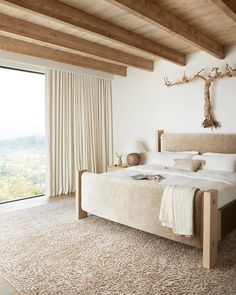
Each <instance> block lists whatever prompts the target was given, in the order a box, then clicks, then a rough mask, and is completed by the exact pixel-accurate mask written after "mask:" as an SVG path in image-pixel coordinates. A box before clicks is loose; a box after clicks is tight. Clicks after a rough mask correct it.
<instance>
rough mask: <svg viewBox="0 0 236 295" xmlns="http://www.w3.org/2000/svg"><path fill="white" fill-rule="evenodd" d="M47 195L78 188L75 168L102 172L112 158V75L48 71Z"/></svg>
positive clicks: (68, 191)
mask: <svg viewBox="0 0 236 295" xmlns="http://www.w3.org/2000/svg"><path fill="white" fill-rule="evenodd" d="M46 150H47V172H46V174H47V175H46V195H47V196H55V195H60V194H67V193H71V192H74V190H75V170H76V169H88V170H89V171H92V172H98V173H99V172H104V171H106V167H107V165H108V164H110V163H112V159H113V138H112V92H111V81H110V80H105V79H100V78H93V77H88V76H82V75H78V74H73V73H68V72H63V71H59V70H47V71H46Z"/></svg>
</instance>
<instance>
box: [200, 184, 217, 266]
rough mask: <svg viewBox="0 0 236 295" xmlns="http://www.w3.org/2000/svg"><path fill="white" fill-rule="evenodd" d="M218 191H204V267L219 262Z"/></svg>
mask: <svg viewBox="0 0 236 295" xmlns="http://www.w3.org/2000/svg"><path fill="white" fill-rule="evenodd" d="M217 205H218V193H217V191H216V190H210V191H208V192H204V198H203V267H205V268H208V269H210V268H212V267H213V266H215V265H216V264H217V242H218V221H217V219H218V208H217Z"/></svg>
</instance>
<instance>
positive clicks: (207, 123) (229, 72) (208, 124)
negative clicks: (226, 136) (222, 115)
mask: <svg viewBox="0 0 236 295" xmlns="http://www.w3.org/2000/svg"><path fill="white" fill-rule="evenodd" d="M204 70H205V69H202V70H201V71H199V72H197V74H195V75H194V76H193V77H192V78H188V77H187V76H186V75H185V73H184V75H183V77H182V79H181V80H179V81H177V82H174V83H173V82H171V81H170V80H169V79H168V78H167V77H166V78H165V79H164V81H165V85H166V86H167V87H172V86H174V85H180V84H186V83H189V82H192V81H194V80H198V79H201V80H203V81H204V121H203V122H202V127H204V128H219V127H221V125H220V123H219V122H217V121H216V120H215V119H214V116H213V114H212V109H211V100H210V87H211V83H212V82H214V81H215V80H216V79H222V78H231V77H236V68H235V69H233V68H231V67H230V66H229V65H228V64H226V68H225V70H224V71H223V72H220V71H219V68H217V67H215V68H213V69H212V70H211V71H210V72H209V74H208V76H207V77H205V76H203V75H202V74H201V73H202V72H203V71H204Z"/></svg>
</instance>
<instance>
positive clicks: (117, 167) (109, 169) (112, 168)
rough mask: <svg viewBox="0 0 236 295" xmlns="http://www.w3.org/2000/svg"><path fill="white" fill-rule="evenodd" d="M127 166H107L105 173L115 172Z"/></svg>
mask: <svg viewBox="0 0 236 295" xmlns="http://www.w3.org/2000/svg"><path fill="white" fill-rule="evenodd" d="M127 167H128V166H122V167H120V166H114V165H113V166H107V172H115V171H119V170H122V169H125V168H127Z"/></svg>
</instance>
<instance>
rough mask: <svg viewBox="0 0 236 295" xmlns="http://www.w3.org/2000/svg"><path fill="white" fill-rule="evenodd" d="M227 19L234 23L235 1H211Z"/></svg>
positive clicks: (235, 13)
mask: <svg viewBox="0 0 236 295" xmlns="http://www.w3.org/2000/svg"><path fill="white" fill-rule="evenodd" d="M211 2H212V3H214V4H215V5H216V6H217V7H219V8H220V9H221V10H222V11H223V12H224V13H225V14H226V15H227V16H228V17H230V18H231V19H232V20H233V21H234V22H235V23H236V1H235V0H211Z"/></svg>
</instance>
